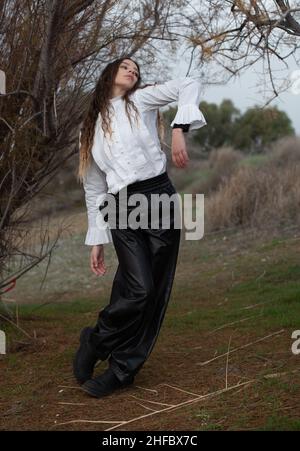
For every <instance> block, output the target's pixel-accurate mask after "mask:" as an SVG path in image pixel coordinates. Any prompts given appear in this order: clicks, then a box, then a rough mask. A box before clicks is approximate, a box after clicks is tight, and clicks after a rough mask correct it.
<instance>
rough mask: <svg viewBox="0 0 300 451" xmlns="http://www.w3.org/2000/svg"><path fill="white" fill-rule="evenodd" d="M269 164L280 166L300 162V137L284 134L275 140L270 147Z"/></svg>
mask: <svg viewBox="0 0 300 451" xmlns="http://www.w3.org/2000/svg"><path fill="white" fill-rule="evenodd" d="M269 152H270V155H269V156H270V164H271V165H273V166H276V167H282V166H286V165H290V164H295V163H296V164H297V163H300V137H299V136H286V137H285V138H281V139H279V140H278V141H276V142H275V143H274V144H273V146H272V147H271V149H270V151H269Z"/></svg>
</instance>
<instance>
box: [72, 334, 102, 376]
mask: <svg viewBox="0 0 300 451" xmlns="http://www.w3.org/2000/svg"><path fill="white" fill-rule="evenodd" d="M93 330H94V329H93V328H92V327H85V328H84V329H82V331H81V334H80V346H79V348H78V350H77V351H76V354H75V357H74V359H73V374H74V376H75V379H76V380H77V382H78V383H79V384H83V383H84V382H85V381H87V380H89V379H91V377H92V376H93V371H94V366H95V364H96V363H97V361H98V360H100V358H99V354H98V353H96V351H95V350H94V349H92V347H91V345H90V344H89V343H88V338H89V336H90V334H91V332H93Z"/></svg>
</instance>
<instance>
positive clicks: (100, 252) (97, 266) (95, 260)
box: [90, 244, 106, 276]
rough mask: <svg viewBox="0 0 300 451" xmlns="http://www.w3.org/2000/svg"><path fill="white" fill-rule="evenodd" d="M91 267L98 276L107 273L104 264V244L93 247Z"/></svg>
mask: <svg viewBox="0 0 300 451" xmlns="http://www.w3.org/2000/svg"><path fill="white" fill-rule="evenodd" d="M90 266H91V270H92V271H93V273H94V274H96V276H103V275H104V274H105V272H106V266H105V263H104V246H103V244H97V245H95V246H93V247H92V250H91V257H90Z"/></svg>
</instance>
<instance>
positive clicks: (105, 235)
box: [84, 226, 112, 246]
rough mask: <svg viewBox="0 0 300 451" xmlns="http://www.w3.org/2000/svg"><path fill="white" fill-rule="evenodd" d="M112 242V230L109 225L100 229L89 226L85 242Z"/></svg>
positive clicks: (92, 243)
mask: <svg viewBox="0 0 300 451" xmlns="http://www.w3.org/2000/svg"><path fill="white" fill-rule="evenodd" d="M110 242H112V236H111V231H110V229H109V227H105V228H103V229H100V228H99V227H97V226H96V227H89V228H88V231H87V234H86V238H85V243H84V244H86V245H87V246H95V245H96V244H106V243H110Z"/></svg>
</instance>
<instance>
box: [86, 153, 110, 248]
mask: <svg viewBox="0 0 300 451" xmlns="http://www.w3.org/2000/svg"><path fill="white" fill-rule="evenodd" d="M91 158H92V161H91V165H90V166H89V167H88V169H87V173H86V175H85V177H84V179H83V187H84V192H85V202H86V207H87V216H88V231H87V234H86V238H85V244H86V245H88V246H95V245H98V244H105V243H110V242H112V236H111V231H110V229H109V225H108V223H107V222H105V221H104V218H103V215H102V213H101V211H100V209H99V206H100V205H101V203H102V202H103V200H104V199H105V197H106V194H107V183H106V178H105V174H104V172H103V171H101V169H100V168H99V166H98V165H97V163H96V162H95V160H94V158H93V157H91Z"/></svg>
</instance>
